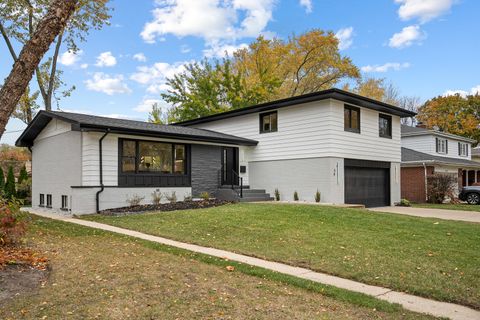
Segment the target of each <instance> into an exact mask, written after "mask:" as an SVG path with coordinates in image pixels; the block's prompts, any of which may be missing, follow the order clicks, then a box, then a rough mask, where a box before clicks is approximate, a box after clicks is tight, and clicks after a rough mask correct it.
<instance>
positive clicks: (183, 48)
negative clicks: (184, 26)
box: [180, 44, 192, 53]
mask: <svg viewBox="0 0 480 320" xmlns="http://www.w3.org/2000/svg"><path fill="white" fill-rule="evenodd" d="M190 51H192V49H191V48H190V47H189V46H188V45H186V44H183V45H182V46H181V47H180V52H181V53H189V52H190Z"/></svg>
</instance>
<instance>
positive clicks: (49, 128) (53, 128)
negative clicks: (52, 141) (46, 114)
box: [35, 119, 72, 140]
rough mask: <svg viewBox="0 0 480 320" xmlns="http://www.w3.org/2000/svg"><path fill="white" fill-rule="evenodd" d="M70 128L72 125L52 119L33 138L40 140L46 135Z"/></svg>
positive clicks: (62, 131)
mask: <svg viewBox="0 0 480 320" xmlns="http://www.w3.org/2000/svg"><path fill="white" fill-rule="evenodd" d="M71 130H72V125H71V124H69V123H67V122H65V121H61V120H57V119H52V120H50V122H49V123H48V124H47V125H46V126H45V128H43V130H42V131H41V132H40V133H39V134H38V136H37V137H36V138H35V140H42V139H45V138H48V137H53V136H56V135H58V134H62V133H64V132H67V131H71Z"/></svg>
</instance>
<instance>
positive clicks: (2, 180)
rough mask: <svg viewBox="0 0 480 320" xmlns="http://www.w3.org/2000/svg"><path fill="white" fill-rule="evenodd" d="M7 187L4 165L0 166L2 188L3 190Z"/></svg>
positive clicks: (0, 187)
mask: <svg viewBox="0 0 480 320" xmlns="http://www.w3.org/2000/svg"><path fill="white" fill-rule="evenodd" d="M4 187H5V175H4V173H3V169H2V167H0V190H3V188H4Z"/></svg>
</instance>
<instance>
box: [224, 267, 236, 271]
mask: <svg viewBox="0 0 480 320" xmlns="http://www.w3.org/2000/svg"><path fill="white" fill-rule="evenodd" d="M225 269H227V271H234V270H235V267H234V266H226V267H225Z"/></svg>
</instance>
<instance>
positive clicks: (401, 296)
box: [25, 208, 480, 320]
mask: <svg viewBox="0 0 480 320" xmlns="http://www.w3.org/2000/svg"><path fill="white" fill-rule="evenodd" d="M25 211H29V212H30V213H32V214H36V215H39V216H42V217H46V218H51V219H55V220H61V221H65V222H69V223H75V224H78V225H82V226H86V227H90V228H96V229H100V230H105V231H110V232H115V233H119V234H123V235H127V236H131V237H135V238H138V239H143V240H147V241H152V242H156V243H161V244H164V245H168V246H172V247H176V248H181V249H185V250H189V251H193V252H198V253H202V254H206V255H210V256H214V257H218V258H222V259H229V260H233V261H237V262H241V263H245V264H248V265H252V266H256V267H261V268H264V269H268V270H272V271H276V272H279V273H283V274H286V275H290V276H294V277H298V278H302V279H307V280H311V281H314V282H318V283H321V284H326V285H331V286H335V287H338V288H342V289H346V290H349V291H354V292H359V293H363V294H366V295H369V296H373V297H375V298H378V299H381V300H385V301H388V302H391V303H398V304H400V305H402V306H403V307H404V308H405V309H407V310H411V311H414V312H419V313H427V314H431V315H433V316H436V317H445V318H450V319H455V320H457V319H458V320H473V319H478V320H480V311H476V310H473V309H470V308H468V307H464V306H461V305H456V304H453V303H446V302H439V301H435V300H430V299H426V298H421V297H417V296H413V295H409V294H406V293H402V292H396V291H393V290H390V289H387V288H382V287H377V286H371V285H367V284H364V283H361V282H356V281H352V280H348V279H343V278H340V277H335V276H331V275H328V274H325V273H320V272H314V271H312V270H309V269H305V268H299V267H293V266H290V265H286V264H283V263H278V262H272V261H267V260H263V259H258V258H254V257H250V256H246V255H242V254H236V253H233V252H230V251H225V250H219V249H214V248H208V247H202V246H198V245H194V244H189V243H184V242H179V241H175V240H170V239H167V238H162V237H157V236H152V235H148V234H145V233H141V232H138V231H132V230H128V229H123V228H118V227H114V226H110V225H106V224H103V223H98V222H92V221H86V220H80V219H76V218H72V217H70V216H61V215H54V214H50V213H46V212H44V211H38V210H32V209H31V208H25Z"/></svg>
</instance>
